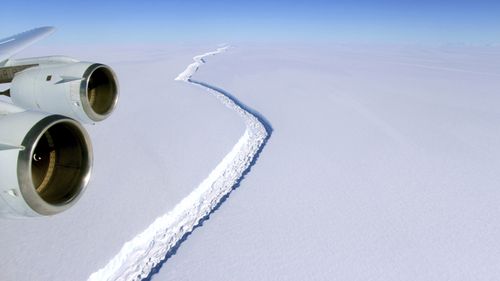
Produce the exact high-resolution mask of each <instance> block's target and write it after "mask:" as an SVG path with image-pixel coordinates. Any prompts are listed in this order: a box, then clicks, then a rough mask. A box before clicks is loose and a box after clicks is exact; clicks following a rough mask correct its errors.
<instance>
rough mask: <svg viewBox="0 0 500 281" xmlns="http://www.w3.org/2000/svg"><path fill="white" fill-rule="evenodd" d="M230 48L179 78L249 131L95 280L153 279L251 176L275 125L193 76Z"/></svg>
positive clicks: (200, 60) (194, 65)
mask: <svg viewBox="0 0 500 281" xmlns="http://www.w3.org/2000/svg"><path fill="white" fill-rule="evenodd" d="M226 49H227V48H219V49H218V50H217V51H215V52H210V53H206V54H203V55H200V56H196V57H194V58H193V60H194V61H195V62H194V63H192V64H190V65H189V66H188V67H187V68H186V70H185V71H184V72H182V73H181V74H179V76H178V77H177V78H176V80H180V81H184V82H187V83H191V84H193V85H196V86H198V87H201V88H203V89H205V90H206V91H208V93H209V94H211V95H213V96H215V97H216V98H217V99H218V100H219V101H221V102H222V103H223V104H224V105H225V106H226V107H228V108H229V109H231V110H233V111H234V112H235V113H237V114H238V115H239V116H240V117H241V118H242V119H243V121H244V122H245V125H246V130H245V133H244V134H243V136H241V138H240V139H239V140H238V142H237V143H236V144H235V146H234V147H233V149H232V150H231V151H230V152H229V153H228V154H227V155H226V156H225V157H224V159H222V161H221V162H220V163H219V164H218V165H217V166H216V167H215V168H214V170H213V171H212V172H211V173H210V174H209V175H208V177H207V178H206V179H205V180H204V181H203V182H202V183H200V185H199V186H198V187H197V188H196V189H194V190H193V191H192V192H191V193H190V194H189V195H188V196H186V197H185V198H184V199H183V200H182V201H181V202H180V203H179V204H177V205H176V206H175V207H174V209H173V210H172V211H170V212H169V213H167V214H165V215H163V216H161V217H159V218H157V219H156V220H155V222H153V223H152V224H151V225H150V226H149V227H148V228H147V229H146V230H144V231H143V232H142V233H140V234H139V235H137V236H136V237H135V238H134V239H132V240H131V241H129V242H127V243H125V245H124V246H123V247H122V249H121V250H120V252H119V253H118V254H117V255H116V256H115V257H114V258H113V259H112V260H111V261H110V262H109V263H108V264H107V265H106V266H105V267H104V268H102V269H100V270H98V271H97V272H95V273H93V274H92V275H91V276H90V277H89V281H94V280H151V279H152V277H153V276H154V274H155V273H157V272H158V271H159V270H160V268H161V267H162V266H163V265H164V264H165V262H166V261H167V260H168V259H169V258H170V257H172V256H173V255H174V254H175V253H176V251H177V250H178V248H179V247H180V245H181V244H182V242H184V241H186V239H187V238H188V237H189V235H190V234H191V233H192V232H193V231H194V229H196V228H198V227H200V226H202V225H203V223H204V222H206V221H207V220H208V219H209V218H210V215H211V214H213V213H214V212H215V211H216V210H217V209H218V208H220V206H221V205H222V203H223V202H224V201H225V200H227V198H228V196H229V194H230V192H231V191H232V190H234V189H236V188H238V187H239V185H240V183H241V181H242V180H243V179H244V177H245V176H246V175H247V174H248V173H249V172H250V170H251V167H252V166H253V165H254V164H255V163H256V161H257V159H258V157H259V155H260V153H261V152H262V150H263V148H264V146H265V144H266V143H267V141H268V139H269V137H270V135H271V133H272V127H271V124H270V123H269V122H268V121H267V120H266V119H265V118H264V117H263V116H262V115H261V114H259V113H258V112H256V111H254V110H252V109H250V108H248V107H247V106H246V105H244V104H243V103H241V102H240V101H239V100H238V99H236V98H235V97H234V96H232V95H231V94H229V93H227V92H226V91H224V90H222V89H220V88H217V87H215V86H212V85H209V84H207V83H204V82H200V81H194V80H192V79H191V76H192V75H193V74H194V73H195V72H196V71H197V70H198V68H199V67H200V66H201V65H202V64H203V63H205V60H204V58H205V57H207V56H211V55H216V54H219V53H221V52H223V51H225V50H226Z"/></svg>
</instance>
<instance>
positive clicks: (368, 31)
mask: <svg viewBox="0 0 500 281" xmlns="http://www.w3.org/2000/svg"><path fill="white" fill-rule="evenodd" d="M2 11H3V13H2V17H1V18H0V26H1V27H2V28H1V29H0V37H5V36H7V35H10V34H11V33H17V32H20V31H23V30H26V29H30V28H32V27H36V26H44V25H52V26H56V27H57V28H58V34H57V36H56V37H54V38H51V39H50V40H51V41H49V43H52V44H58V43H61V42H64V41H66V42H67V41H68V39H69V40H71V42H75V43H79V42H92V41H99V42H103V43H108V42H114V43H119V44H122V43H123V44H128V43H131V42H144V43H150V42H185V41H204V40H213V41H214V42H215V41H217V42H219V41H224V42H228V41H299V42H300V41H334V42H353V41H354V42H365V43H369V42H376V43H422V44H426V43H431V44H436V43H437V44H441V43H473V44H485V43H500V1H490V0H478V1H473V0H471V1H461V0H457V1H451V0H445V1H430V0H421V1H407V0H400V1H392V0H386V1H369V0H361V1H349V0H341V1H315V0H311V1H302V0H293V1H262V0H254V1H228V0H218V1H152V0H142V1H116V0H111V1H104V0H101V1H96V0H86V1H55V0H46V1H22V0H20V1H6V3H2Z"/></svg>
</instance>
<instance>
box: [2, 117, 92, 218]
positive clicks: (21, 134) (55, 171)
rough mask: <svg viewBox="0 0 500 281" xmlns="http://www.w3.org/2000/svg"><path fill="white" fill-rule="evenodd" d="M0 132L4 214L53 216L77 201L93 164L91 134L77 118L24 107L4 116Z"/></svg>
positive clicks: (11, 215) (5, 215) (10, 215)
mask: <svg viewBox="0 0 500 281" xmlns="http://www.w3.org/2000/svg"><path fill="white" fill-rule="evenodd" d="M0 132H2V134H5V135H4V136H2V143H3V147H2V149H0V167H1V169H0V182H1V184H0V216H4V217H34V216H47V215H54V214H57V213H60V212H62V211H64V210H66V209H68V208H69V207H70V206H72V205H73V204H75V202H76V201H77V200H78V199H79V198H80V196H81V195H82V193H83V191H84V189H85V187H86V185H87V183H88V181H89V179H90V174H91V168H92V146H91V143H90V139H89V136H88V134H87V133H86V131H85V129H84V128H83V127H82V126H81V125H80V124H79V123H78V122H76V121H75V120H73V119H71V118H68V117H65V116H61V115H53V114H45V113H40V112H34V111H22V112H17V113H11V114H7V115H0ZM6 143H8V145H6ZM1 201H3V202H1ZM2 203H3V204H2Z"/></svg>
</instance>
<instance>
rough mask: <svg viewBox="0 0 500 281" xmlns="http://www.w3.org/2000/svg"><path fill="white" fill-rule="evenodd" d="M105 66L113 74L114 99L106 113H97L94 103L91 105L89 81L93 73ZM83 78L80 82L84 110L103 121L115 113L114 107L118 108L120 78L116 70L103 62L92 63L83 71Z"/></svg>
mask: <svg viewBox="0 0 500 281" xmlns="http://www.w3.org/2000/svg"><path fill="white" fill-rule="evenodd" d="M100 68H104V69H105V71H106V72H107V73H108V74H110V75H111V80H112V82H113V85H112V86H113V87H114V93H113V94H114V99H113V102H112V104H111V105H110V106H109V110H108V111H107V112H106V113H104V114H100V113H97V112H96V111H95V110H94V109H93V108H92V105H90V102H89V98H88V90H89V82H90V78H91V76H92V74H93V73H94V72H95V71H96V70H98V69H100ZM83 78H84V79H83V80H82V82H81V84H80V101H81V103H82V107H83V110H84V111H85V113H86V114H87V115H88V117H89V118H90V119H91V120H92V121H95V122H99V121H102V120H104V119H106V118H108V116H109V115H111V113H113V111H114V109H115V108H116V105H117V103H118V97H119V89H118V79H117V77H116V74H115V72H114V71H113V70H112V69H111V68H110V67H109V66H107V65H104V64H101V63H94V64H92V65H90V66H89V67H88V68H87V70H85V72H84V73H83Z"/></svg>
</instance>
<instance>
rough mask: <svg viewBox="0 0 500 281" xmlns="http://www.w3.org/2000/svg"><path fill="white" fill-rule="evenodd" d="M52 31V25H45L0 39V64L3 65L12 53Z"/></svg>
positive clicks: (53, 29)
mask: <svg viewBox="0 0 500 281" xmlns="http://www.w3.org/2000/svg"><path fill="white" fill-rule="evenodd" d="M54 31H55V28H54V27H51V26H45V27H39V28H35V29H31V30H28V31H25V32H22V33H19V34H16V35H13V36H10V37H7V38H3V39H0V66H2V65H5V62H6V61H7V60H8V59H9V58H10V57H12V56H13V55H15V54H17V53H18V52H20V51H21V50H23V49H24V48H26V47H28V46H29V45H31V44H33V43H35V42H37V41H39V40H41V39H43V38H45V37H47V36H48V35H50V34H51V33H53V32H54Z"/></svg>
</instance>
